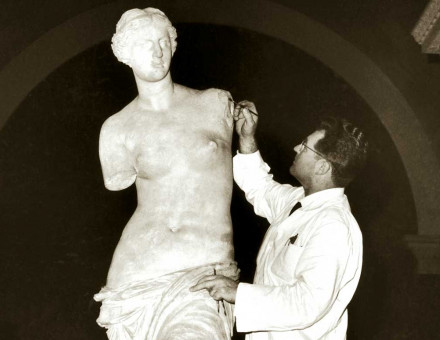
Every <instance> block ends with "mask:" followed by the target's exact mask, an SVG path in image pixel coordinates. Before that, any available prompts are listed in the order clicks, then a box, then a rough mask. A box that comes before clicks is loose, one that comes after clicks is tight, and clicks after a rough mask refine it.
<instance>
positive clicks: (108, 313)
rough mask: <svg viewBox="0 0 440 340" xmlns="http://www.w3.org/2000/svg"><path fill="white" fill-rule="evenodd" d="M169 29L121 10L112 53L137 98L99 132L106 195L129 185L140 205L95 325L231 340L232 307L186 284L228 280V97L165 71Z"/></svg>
mask: <svg viewBox="0 0 440 340" xmlns="http://www.w3.org/2000/svg"><path fill="white" fill-rule="evenodd" d="M176 36H177V35H176V30H175V29H174V27H172V25H171V23H170V21H169V20H168V18H167V17H166V16H165V14H164V13H163V12H161V11H160V10H158V9H154V8H146V9H144V10H141V9H132V10H129V11H127V12H125V13H124V14H123V15H122V17H121V19H120V21H119V22H118V24H117V27H116V33H115V35H114V36H113V39H112V48H113V51H114V53H115V55H116V57H117V58H118V59H119V60H120V61H122V62H124V63H126V64H127V65H129V66H130V67H131V68H132V70H133V74H134V78H135V81H136V85H137V89H138V92H139V94H138V96H137V97H136V98H134V99H133V101H131V102H130V103H129V104H128V105H127V106H126V107H124V108H123V109H122V110H121V111H120V112H118V113H116V114H114V115H112V116H111V117H110V118H108V119H107V120H106V121H105V123H104V124H103V126H102V129H101V135H100V146H99V155H100V160H101V166H102V171H103V176H104V183H105V186H106V188H107V189H109V190H122V189H125V188H127V187H128V186H130V185H132V184H133V183H135V184H136V189H137V198H138V206H137V208H136V210H135V212H134V214H133V216H132V217H131V219H130V220H129V222H128V224H127V226H126V227H125V229H124V231H123V233H122V236H121V239H120V241H119V243H118V245H117V248H116V250H115V253H114V255H113V259H112V262H111V266H110V270H109V273H108V277H107V283H106V286H105V287H104V288H103V289H102V290H101V291H100V293H99V294H96V295H95V299H96V300H97V301H102V307H101V312H100V316H99V319H98V320H97V321H98V323H99V325H101V326H102V327H105V328H107V334H108V337H109V338H110V339H142V340H144V339H147V340H159V339H167V340H172V339H187V338H188V339H191V340H197V339H200V340H202V339H203V340H205V339H218V340H227V339H230V337H231V333H232V327H233V313H232V307H231V306H230V305H229V304H228V303H217V302H216V301H214V300H212V299H211V297H210V296H209V294H208V293H207V292H206V291H203V292H196V293H191V292H190V291H189V289H188V288H189V287H190V286H192V285H194V284H195V283H196V282H197V281H198V280H199V279H200V278H201V277H203V276H204V275H207V274H213V273H216V274H222V275H226V276H229V277H232V278H234V279H237V277H238V270H237V267H236V263H235V262H234V249H233V243H232V223H231V217H230V202H231V194H232V156H231V141H232V133H233V117H232V111H231V110H230V108H229V106H230V104H229V103H230V101H229V100H230V97H229V94H228V93H227V92H224V91H220V90H217V89H209V90H205V91H197V90H193V89H189V88H186V87H184V86H181V85H178V84H175V83H174V82H173V81H172V79H171V75H170V63H171V58H172V56H173V54H174V51H175V49H176V45H177V44H176V41H175V39H176Z"/></svg>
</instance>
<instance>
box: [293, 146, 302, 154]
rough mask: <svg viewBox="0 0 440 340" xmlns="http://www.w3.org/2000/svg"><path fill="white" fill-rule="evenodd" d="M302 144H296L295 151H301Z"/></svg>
mask: <svg viewBox="0 0 440 340" xmlns="http://www.w3.org/2000/svg"><path fill="white" fill-rule="evenodd" d="M300 146H301V145H300V144H298V145H296V146H295V147H294V148H293V151H295V152H296V153H299V151H300Z"/></svg>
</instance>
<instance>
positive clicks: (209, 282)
mask: <svg viewBox="0 0 440 340" xmlns="http://www.w3.org/2000/svg"><path fill="white" fill-rule="evenodd" d="M216 277H217V276H216V275H206V276H204V277H202V278H201V279H200V280H199V281H198V282H197V284H195V285H194V286H192V287H190V289H189V290H190V291H191V292H195V291H197V290H202V289H211V288H212V287H213V286H214V285H215V282H214V280H215V279H216Z"/></svg>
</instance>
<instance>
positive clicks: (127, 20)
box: [112, 7, 177, 66]
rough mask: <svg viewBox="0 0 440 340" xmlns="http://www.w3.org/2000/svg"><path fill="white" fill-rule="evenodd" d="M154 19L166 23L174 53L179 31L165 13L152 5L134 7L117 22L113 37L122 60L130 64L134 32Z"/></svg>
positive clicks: (117, 55) (117, 52) (148, 24)
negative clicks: (140, 7)
mask: <svg viewBox="0 0 440 340" xmlns="http://www.w3.org/2000/svg"><path fill="white" fill-rule="evenodd" d="M154 21H157V22H160V23H162V24H165V26H166V28H167V29H168V34H169V36H170V40H171V48H172V51H173V53H174V51H175V50H176V47H177V42H176V38H177V32H176V29H175V28H174V27H173V25H172V24H171V21H170V20H169V19H168V18H167V16H166V15H165V13H163V12H162V11H161V10H158V9H157V8H152V7H148V8H145V9H139V8H134V9H130V10H128V11H126V12H125V13H124V14H122V16H121V19H119V21H118V23H117V24H116V32H115V34H113V37H112V50H113V53H114V55H115V56H116V58H117V59H118V60H119V61H120V62H122V63H124V64H127V65H129V66H130V46H131V44H132V43H133V40H134V38H133V37H135V36H136V35H134V34H133V32H135V31H137V30H138V29H140V28H144V27H148V26H150V25H153V24H154Z"/></svg>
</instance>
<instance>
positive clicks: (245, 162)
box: [191, 102, 367, 340]
mask: <svg viewBox="0 0 440 340" xmlns="http://www.w3.org/2000/svg"><path fill="white" fill-rule="evenodd" d="M242 107H245V109H243V110H241V108H242ZM250 110H251V111H252V112H254V113H256V110H255V107H254V105H253V104H252V103H250V102H242V103H240V105H239V106H238V107H237V108H236V110H235V112H234V114H235V116H236V119H237V123H236V130H237V132H238V135H239V153H238V154H237V155H236V156H235V157H234V178H235V180H236V182H237V184H238V185H239V186H240V188H241V189H243V190H244V192H245V194H246V198H247V200H248V201H249V202H250V203H252V204H253V205H254V209H255V212H256V214H258V215H260V216H263V217H265V218H267V219H268V221H269V222H270V223H271V226H270V228H269V229H268V231H267V233H266V235H265V238H264V241H263V244H262V246H261V248H260V251H259V254H258V258H257V269H256V273H255V278H254V284H246V283H239V284H238V282H237V281H234V280H231V279H230V278H225V277H223V276H221V275H209V276H206V277H204V278H202V279H201V280H200V281H199V282H198V284H197V285H196V286H194V287H192V288H191V290H192V291H198V290H200V289H206V290H208V291H209V293H210V294H211V296H212V297H213V298H214V299H215V300H219V301H221V300H226V301H229V302H231V303H235V316H236V324H237V330H238V331H239V332H250V334H248V335H247V339H248V340H251V339H252V340H263V339H290V340H293V339H313V340H316V339H331V340H340V339H341V340H342V339H345V336H346V330H347V322H348V321H347V310H346V308H347V305H348V303H349V302H350V300H351V298H352V296H353V294H354V292H355V290H356V287H357V284H358V282H359V276H360V273H361V266H362V235H361V232H360V230H359V226H358V224H357V223H356V220H355V219H354V217H353V215H352V214H351V212H350V206H349V204H348V200H347V197H346V196H345V195H344V187H346V186H347V185H348V183H349V182H350V181H351V180H352V179H353V178H354V177H355V176H356V174H357V173H358V172H359V170H360V169H361V168H362V167H363V165H364V163H365V159H366V153H367V142H366V139H365V136H364V134H363V133H362V132H361V131H360V130H359V129H358V128H356V127H354V126H353V125H352V124H350V123H349V122H347V121H345V120H342V119H331V120H327V121H324V122H322V123H321V125H320V126H319V127H318V129H317V130H316V131H315V132H313V133H312V134H311V135H309V136H308V137H307V138H306V139H305V140H304V141H303V142H302V143H300V144H298V145H297V146H295V148H294V150H295V152H296V156H295V159H294V161H293V164H292V166H291V167H290V173H291V175H293V176H294V177H295V178H296V179H297V180H298V181H299V182H300V183H301V185H302V186H301V187H292V186H290V185H281V184H279V183H276V182H275V181H274V180H273V179H272V175H270V174H269V170H270V168H269V167H268V166H267V164H265V163H264V162H263V160H262V158H261V156H260V153H259V151H258V147H257V143H256V140H255V129H256V126H257V120H258V116H256V115H254V114H252V113H251V112H250Z"/></svg>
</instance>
